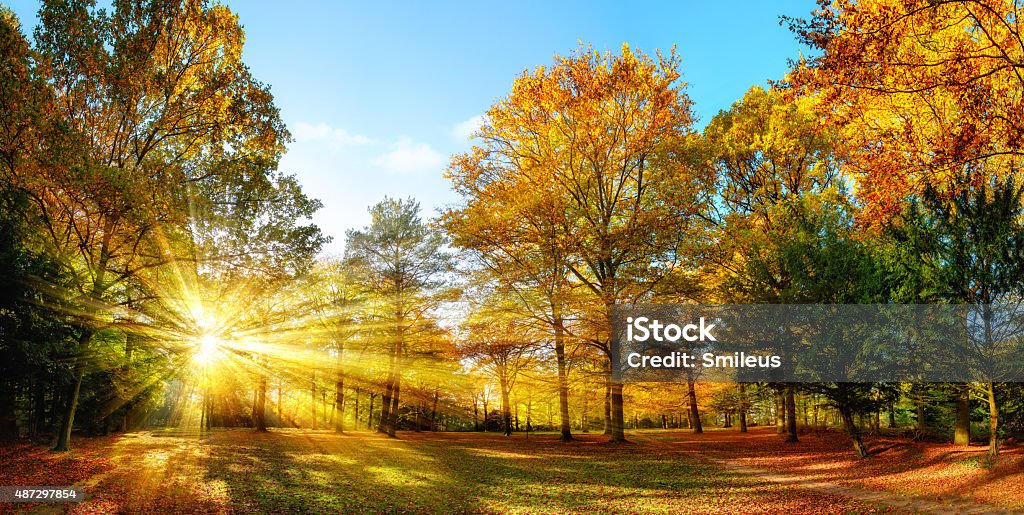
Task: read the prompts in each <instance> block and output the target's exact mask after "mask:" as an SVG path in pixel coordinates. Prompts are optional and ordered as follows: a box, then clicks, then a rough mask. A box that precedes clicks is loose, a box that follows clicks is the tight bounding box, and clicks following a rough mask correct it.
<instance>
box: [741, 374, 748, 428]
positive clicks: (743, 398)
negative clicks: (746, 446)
mask: <svg viewBox="0 0 1024 515" xmlns="http://www.w3.org/2000/svg"><path fill="white" fill-rule="evenodd" d="M740 432H741V433H746V432H747V385H745V384H743V383H740Z"/></svg>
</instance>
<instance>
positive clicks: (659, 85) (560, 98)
mask: <svg viewBox="0 0 1024 515" xmlns="http://www.w3.org/2000/svg"><path fill="white" fill-rule="evenodd" d="M679 77H680V74H679V59H678V57H677V56H676V55H675V53H672V54H670V55H669V56H668V57H665V56H662V55H661V54H658V56H657V59H651V58H650V57H648V56H647V55H645V54H643V53H641V52H634V51H633V50H631V49H630V48H629V47H628V46H625V45H624V46H623V48H622V52H621V54H620V55H618V56H616V55H612V54H611V53H605V54H601V53H599V52H596V51H594V50H592V49H589V48H581V49H580V50H579V51H578V52H577V53H576V54H574V55H572V56H570V57H557V58H556V59H555V63H554V65H553V66H551V67H539V68H537V69H536V70H534V71H533V72H524V73H523V74H522V75H521V76H520V77H519V78H518V79H517V80H516V82H515V84H514V85H513V88H512V92H511V93H510V94H509V96H508V97H506V98H504V99H502V100H500V101H499V102H497V103H496V104H495V105H494V106H492V108H491V109H490V110H489V111H488V113H487V122H486V123H485V124H484V126H483V127H482V128H481V129H480V132H479V134H478V138H479V139H480V141H481V143H480V144H478V145H476V146H475V147H474V148H473V150H472V151H470V152H469V153H467V154H464V155H461V156H456V157H455V158H454V159H453V161H452V166H451V167H450V168H449V170H448V174H449V177H451V178H452V179H453V181H454V182H455V183H456V185H457V187H458V188H459V190H460V192H463V193H464V194H466V195H467V197H469V198H468V202H469V203H473V202H477V201H478V199H487V200H486V201H483V202H486V203H488V204H489V205H492V206H500V207H501V208H502V209H501V212H502V214H503V215H504V216H507V217H513V219H518V218H519V217H520V216H527V213H529V210H530V209H532V207H533V206H535V205H536V203H535V202H531V201H525V202H524V201H522V200H523V197H522V196H521V195H523V194H524V193H525V192H528V191H529V189H530V188H534V189H535V191H536V193H535V194H536V195H538V196H550V197H552V198H553V199H554V200H552V202H553V203H554V204H553V207H554V209H555V210H557V211H560V212H561V213H562V216H563V217H560V218H559V222H558V223H557V224H550V225H548V224H542V225H540V227H541V228H542V230H543V229H547V230H558V231H560V232H561V234H560V236H561V238H560V239H561V241H558V240H555V242H557V243H559V244H560V245H564V249H559V250H560V251H561V253H562V255H564V265H565V269H566V271H567V272H568V274H569V276H570V277H571V279H572V281H573V282H574V283H575V284H578V285H580V286H582V287H583V288H585V289H586V290H588V291H589V292H590V294H591V295H592V296H593V298H594V299H595V300H596V304H597V305H598V306H599V309H598V310H597V311H596V312H594V313H593V315H592V317H593V324H592V327H594V328H596V329H597V331H596V332H593V333H590V334H589V335H588V336H587V337H586V338H585V339H586V341H588V342H589V343H591V344H592V345H594V346H596V347H598V348H599V349H600V350H601V351H602V352H604V353H605V354H606V356H607V357H608V358H609V361H610V360H611V344H610V338H611V330H610V322H611V320H610V316H611V309H612V308H613V306H614V305H615V304H617V303H620V302H623V301H625V300H631V301H635V300H638V299H642V298H644V296H646V295H649V294H650V293H651V291H652V289H653V287H654V286H655V285H656V284H657V283H659V281H661V280H662V279H663V278H664V277H665V276H666V274H667V272H668V271H669V270H672V269H673V268H675V267H677V266H681V264H682V263H681V261H682V259H683V257H684V256H685V252H684V251H683V250H684V249H683V247H684V244H685V242H687V241H689V239H688V236H690V235H689V233H688V230H689V229H690V228H691V227H692V222H693V219H694V215H695V214H696V213H697V211H698V210H699V209H700V208H701V204H700V203H698V202H696V199H697V198H699V197H700V195H701V194H702V193H703V191H704V188H703V183H702V182H701V180H700V179H701V178H700V177H699V174H697V173H695V168H693V167H690V166H688V165H689V164H690V163H689V162H688V158H689V153H688V151H687V148H688V146H687V141H688V138H690V136H691V128H690V127H691V124H692V116H691V114H690V100H689V99H688V98H687V97H686V95H685V93H684V92H683V85H682V84H681V83H680V81H679ZM560 225H564V227H560ZM534 241H538V240H534ZM539 241H544V242H550V241H552V240H551V239H548V238H545V239H539ZM606 373H607V377H608V393H609V400H610V422H611V424H610V430H611V431H610V432H611V437H612V440H614V441H622V440H624V439H625V433H624V431H623V407H622V384H621V383H617V382H612V381H611V376H610V367H609V369H608V371H607V372H606Z"/></svg>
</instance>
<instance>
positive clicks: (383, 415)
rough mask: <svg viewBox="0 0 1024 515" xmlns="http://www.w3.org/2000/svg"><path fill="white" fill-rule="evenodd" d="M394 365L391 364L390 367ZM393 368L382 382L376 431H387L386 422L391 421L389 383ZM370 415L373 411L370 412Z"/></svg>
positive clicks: (392, 375)
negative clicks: (382, 387) (382, 388)
mask: <svg viewBox="0 0 1024 515" xmlns="http://www.w3.org/2000/svg"><path fill="white" fill-rule="evenodd" d="M393 368H394V366H393V365H392V369H393ZM394 376H395V374H394V370H392V371H391V372H389V373H388V380H387V381H386V382H385V383H384V393H382V394H381V405H380V418H379V419H377V432H378V433H387V432H388V423H389V422H390V421H391V385H392V379H393V378H394ZM370 414H371V417H372V415H373V411H372V410H371V412H370Z"/></svg>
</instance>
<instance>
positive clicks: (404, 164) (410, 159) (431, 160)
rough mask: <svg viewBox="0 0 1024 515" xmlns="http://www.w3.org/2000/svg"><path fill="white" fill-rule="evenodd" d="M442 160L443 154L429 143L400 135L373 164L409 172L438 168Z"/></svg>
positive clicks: (387, 168)
mask: <svg viewBox="0 0 1024 515" xmlns="http://www.w3.org/2000/svg"><path fill="white" fill-rule="evenodd" d="M444 160H445V158H444V156H443V155H441V153H440V152H438V151H436V150H434V149H433V147H431V146H430V145H429V144H427V143H421V142H415V141H413V140H412V139H410V138H408V137H407V136H402V137H401V138H398V142H397V143H395V144H394V145H393V150H391V151H390V152H387V153H385V154H381V155H380V156H377V158H376V159H374V161H373V164H375V165H377V166H379V167H381V168H384V169H385V170H388V171H392V172H401V173H411V172H422V171H429V170H439V169H440V168H441V166H442V165H443V164H444Z"/></svg>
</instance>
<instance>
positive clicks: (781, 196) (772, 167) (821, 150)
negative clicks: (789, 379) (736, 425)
mask: <svg viewBox="0 0 1024 515" xmlns="http://www.w3.org/2000/svg"><path fill="white" fill-rule="evenodd" d="M812 102H813V99H811V98H802V97H797V96H794V95H793V94H791V92H785V91H781V90H778V89H775V88H770V89H768V90H765V89H763V88H761V87H759V86H754V87H753V88H751V89H750V90H749V91H747V93H746V94H745V95H744V96H743V99H742V100H740V101H738V102H736V103H735V104H733V106H732V108H731V109H729V110H728V111H723V112H721V113H719V114H718V115H717V116H715V117H714V118H713V119H712V120H711V123H709V124H708V126H707V128H705V129H704V134H703V136H704V138H703V145H704V152H705V156H706V159H707V161H708V164H709V166H710V167H711V168H712V169H713V170H714V172H715V176H716V178H717V184H718V191H719V192H720V195H721V199H722V202H721V208H722V209H720V210H718V211H717V212H716V216H715V217H714V218H713V219H714V221H715V222H716V224H717V227H718V234H717V238H716V248H715V250H714V252H711V253H710V254H711V256H713V258H712V260H711V262H712V263H714V265H713V266H714V268H715V270H716V272H715V273H716V274H718V275H720V276H721V275H724V276H727V277H730V278H731V279H732V280H734V283H733V284H734V285H735V284H736V283H735V280H738V281H740V282H742V280H743V278H744V277H748V276H747V275H746V274H747V271H746V270H743V267H744V263H747V262H749V260H750V259H757V257H755V256H753V255H752V253H753V252H754V248H752V244H754V245H756V243H754V242H756V241H758V240H763V239H765V238H768V239H770V238H773V237H775V236H776V233H779V232H784V231H787V230H789V229H790V228H789V227H787V226H786V221H789V220H787V219H786V217H787V215H788V213H787V212H786V211H787V210H788V209H789V207H788V205H789V204H791V203H794V202H796V201H798V200H799V199H800V198H801V197H802V196H803V195H807V194H811V193H818V192H823V191H826V190H829V189H830V188H834V187H835V185H836V184H837V183H838V175H839V164H840V159H839V158H837V157H836V152H835V147H836V142H835V135H834V133H833V132H832V131H829V130H822V128H821V124H820V122H819V120H818V117H817V114H816V113H815V112H814V110H813V109H812ZM780 218H781V219H783V220H785V221H783V222H782V223H780V220H779V219H780ZM775 272H776V273H775V274H774V275H773V276H771V281H770V282H769V283H765V284H758V285H757V286H756V287H751V288H744V289H743V290H744V292H745V293H744V294H742V295H740V296H739V297H737V296H735V295H730V294H727V295H726V297H731V298H729V300H730V301H740V302H766V303H792V302H801V300H800V299H798V298H793V296H792V295H791V293H793V292H794V291H797V290H795V289H793V288H791V285H790V283H791V281H792V278H791V277H790V276H789V275H788V273H787V272H788V271H787V270H786V269H785V268H784V267H779V268H777V269H776V270H775ZM732 293H733V294H735V293H737V291H736V290H735V289H733V290H732ZM777 387H778V388H779V389H780V390H781V392H782V396H783V401H784V411H785V417H784V420H785V422H786V424H785V433H786V435H787V436H786V438H787V441H789V442H796V441H797V439H798V436H797V423H796V396H795V393H796V388H797V386H796V385H795V384H793V383H784V384H780V385H777ZM780 429H781V428H780Z"/></svg>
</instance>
